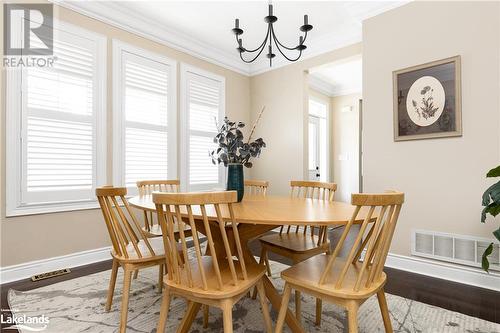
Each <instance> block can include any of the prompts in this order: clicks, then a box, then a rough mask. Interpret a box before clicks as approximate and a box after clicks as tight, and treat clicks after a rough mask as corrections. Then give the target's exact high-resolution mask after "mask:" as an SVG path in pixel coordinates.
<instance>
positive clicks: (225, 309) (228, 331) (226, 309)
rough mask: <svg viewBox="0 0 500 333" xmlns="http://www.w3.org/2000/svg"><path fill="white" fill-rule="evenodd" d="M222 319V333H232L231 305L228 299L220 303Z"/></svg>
mask: <svg viewBox="0 0 500 333" xmlns="http://www.w3.org/2000/svg"><path fill="white" fill-rule="evenodd" d="M222 319H223V321H224V333H233V307H232V304H231V301H230V300H226V301H224V303H223V305H222Z"/></svg>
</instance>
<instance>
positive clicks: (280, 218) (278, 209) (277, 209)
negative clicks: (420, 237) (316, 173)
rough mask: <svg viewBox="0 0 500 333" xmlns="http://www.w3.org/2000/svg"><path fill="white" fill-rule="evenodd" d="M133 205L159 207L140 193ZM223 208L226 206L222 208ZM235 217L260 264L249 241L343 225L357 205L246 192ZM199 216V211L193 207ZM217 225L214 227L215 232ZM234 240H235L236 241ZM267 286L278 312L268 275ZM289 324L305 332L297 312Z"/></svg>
mask: <svg viewBox="0 0 500 333" xmlns="http://www.w3.org/2000/svg"><path fill="white" fill-rule="evenodd" d="M129 203H130V205H131V206H133V207H135V208H138V209H140V210H143V211H154V210H156V208H155V204H154V203H153V200H152V196H151V195H144V196H136V197H132V198H130V199H129ZM221 208H222V207H221ZM233 210H234V216H235V220H236V222H238V231H239V236H240V241H241V243H242V245H243V246H242V248H243V256H244V259H245V262H246V263H255V264H258V263H257V261H256V259H255V257H254V256H253V254H252V253H251V251H250V249H249V247H248V243H249V242H250V241H251V240H252V239H255V238H257V237H259V236H261V235H263V234H265V233H266V232H268V231H270V230H273V229H275V228H277V227H279V226H281V225H315V226H332V227H333V226H341V225H345V224H347V222H348V221H349V220H350V219H351V217H352V215H353V212H354V210H355V206H352V205H350V204H347V203H343V202H338V201H324V200H318V199H310V198H296V197H290V196H263V195H255V196H252V195H246V196H245V197H244V199H243V201H242V202H239V203H235V204H233ZM367 212H368V210H366V211H365V210H363V209H362V210H361V211H360V212H359V214H358V215H357V217H356V221H354V223H361V222H363V220H364V218H365V216H366V213H367ZM193 215H194V217H195V218H196V215H197V211H196V210H195V209H193ZM207 215H208V216H209V218H210V217H213V218H214V219H215V218H216V215H215V211H213V210H211V209H210V207H209V206H207ZM222 215H223V217H224V218H228V219H229V212H228V211H227V210H225V209H224V208H222ZM199 223H200V224H199V227H198V222H196V226H197V230H198V231H199V232H201V233H203V232H204V227H203V222H202V221H199ZM216 230H217V228H214V229H213V230H212V233H213V232H214V231H216ZM233 241H234V240H233ZM264 286H265V290H266V296H267V297H268V299H269V301H270V302H271V304H272V305H273V308H274V309H275V310H276V311H279V308H280V306H281V296H280V294H279V293H278V291H277V290H276V288H275V287H274V285H273V283H272V282H271V280H270V279H269V278H268V277H267V276H265V278H264ZM200 307H201V304H195V305H194V306H191V307H190V308H188V312H187V313H186V315H185V316H184V318H183V320H182V322H181V324H180V325H179V329H178V331H177V332H188V331H189V328H190V327H191V324H192V322H193V320H194V319H195V317H196V315H197V313H198V311H199V309H200ZM286 323H287V324H288V326H289V327H290V329H291V330H292V332H303V328H302V327H301V325H300V323H299V322H298V321H297V319H296V317H295V316H294V314H293V313H292V312H291V311H290V310H289V311H288V313H287V315H286Z"/></svg>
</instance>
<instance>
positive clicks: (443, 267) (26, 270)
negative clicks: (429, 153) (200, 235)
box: [0, 247, 500, 291]
mask: <svg viewBox="0 0 500 333" xmlns="http://www.w3.org/2000/svg"><path fill="white" fill-rule="evenodd" d="M110 250H111V249H110V247H103V248H100V249H94V250H88V251H82V252H77V253H72V254H68V255H64V256H60V257H54V258H49V259H43V260H37V261H31V262H27V263H23V264H19V265H13V266H7V267H0V284H3V283H8V282H13V281H18V280H22V279H26V278H29V277H31V276H33V275H35V274H40V273H45V272H50V271H53V270H57V269H62V268H71V267H78V266H83V265H87V264H92V263H96V262H100V261H104V260H109V259H111V256H110ZM385 266H387V267H391V268H395V269H400V270H403V271H407V272H412V273H417V274H422V275H427V276H432V277H435V278H439V279H444V280H448V281H454V282H458V283H463V284H468V285H472V286H476V287H481V288H486V289H491V290H496V291H500V273H498V272H490V273H489V274H488V273H486V272H484V271H482V270H481V269H480V268H474V267H467V266H461V265H456V264H449V263H445V262H440V261H435V260H430V259H424V258H418V257H408V256H402V255H399V254H393V253H389V255H388V256H387V261H386V263H385Z"/></svg>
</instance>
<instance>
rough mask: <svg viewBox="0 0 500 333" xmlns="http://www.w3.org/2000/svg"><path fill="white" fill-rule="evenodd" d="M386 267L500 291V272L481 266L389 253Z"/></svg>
mask: <svg viewBox="0 0 500 333" xmlns="http://www.w3.org/2000/svg"><path fill="white" fill-rule="evenodd" d="M385 266H386V267H391V268H395V269H400V270H403V271H407V272H412V273H417V274H422V275H427V276H432V277H435V278H439V279H444V280H448V281H453V282H458V283H463V284H468V285H472V286H476V287H480V288H486V289H491V290H496V291H500V273H493V272H491V271H490V273H489V274H488V273H486V272H484V271H483V270H482V269H480V268H473V267H467V266H460V265H454V264H449V263H444V262H439V261H434V260H429V259H424V258H416V257H408V256H403V255H399V254H393V253H389V254H388V256H387V260H386V262H385Z"/></svg>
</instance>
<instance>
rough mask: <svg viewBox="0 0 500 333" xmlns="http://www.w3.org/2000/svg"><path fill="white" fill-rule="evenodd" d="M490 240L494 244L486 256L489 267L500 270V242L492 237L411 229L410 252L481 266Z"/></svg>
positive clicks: (421, 255)
mask: <svg viewBox="0 0 500 333" xmlns="http://www.w3.org/2000/svg"><path fill="white" fill-rule="evenodd" d="M491 242H493V243H494V244H493V253H492V254H491V255H490V256H489V257H488V258H489V261H490V269H492V270H497V271H500V264H499V263H500V244H499V243H498V242H497V241H495V240H492V239H491V240H490V239H486V238H479V237H471V236H464V235H454V234H447V233H442V232H435V231H429V230H413V231H412V248H411V253H412V254H413V255H415V256H420V257H426V258H431V259H437V260H443V261H448V262H452V263H457V264H462V265H468V266H475V267H481V260H482V255H483V252H484V250H485V249H486V248H487V247H488V246H489V244H490V243H491Z"/></svg>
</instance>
